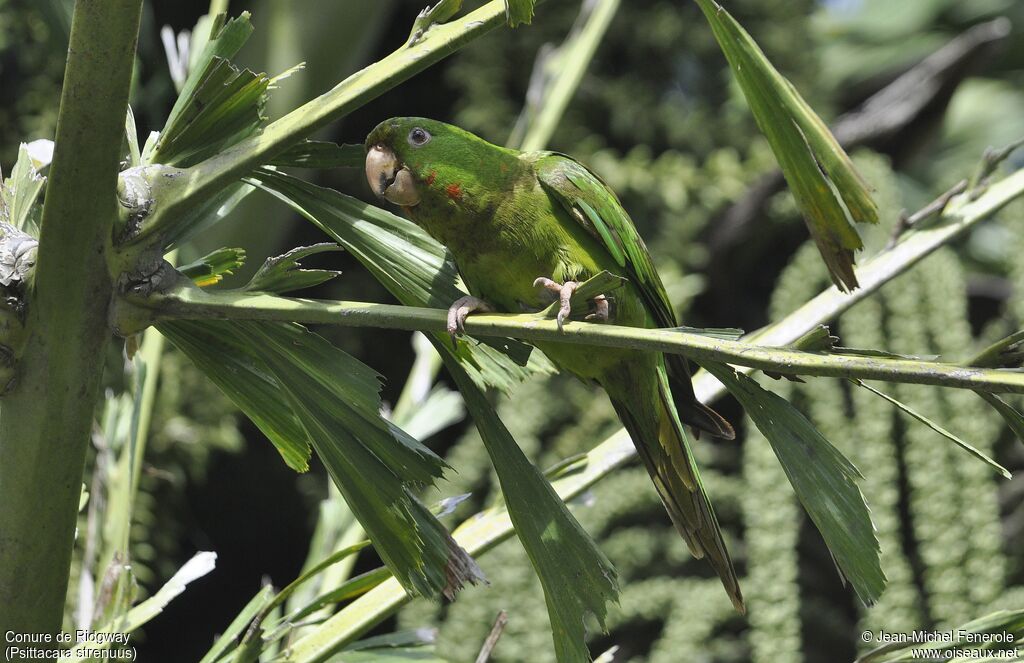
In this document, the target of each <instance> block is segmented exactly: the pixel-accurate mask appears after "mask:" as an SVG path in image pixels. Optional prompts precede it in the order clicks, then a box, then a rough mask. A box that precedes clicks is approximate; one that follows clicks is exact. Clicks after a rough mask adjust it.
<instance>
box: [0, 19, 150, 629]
mask: <svg viewBox="0 0 1024 663" xmlns="http://www.w3.org/2000/svg"><path fill="white" fill-rule="evenodd" d="M141 6H142V0H78V2H77V3H76V4H75V12H74V19H73V22H72V28H71V42H70V46H69V50H68V60H67V68H66V70H65V76H64V87H63V93H62V97H61V105H60V114H59V117H58V123H57V137H56V150H55V153H54V159H53V163H52V165H51V167H50V178H49V182H48V185H47V189H46V201H45V206H44V209H43V223H42V236H41V238H40V246H39V254H38V264H37V266H36V274H35V286H34V289H33V291H32V292H31V293H30V294H29V301H28V307H29V308H28V320H27V332H28V341H27V345H26V347H25V350H24V353H23V355H22V357H21V359H20V361H19V364H18V380H19V383H18V385H17V386H16V387H15V391H14V392H13V393H12V394H11V395H9V396H8V397H7V398H6V399H5V400H4V401H3V402H2V404H0V631H3V632H6V631H8V630H13V631H15V632H36V633H40V632H43V633H51V634H52V633H55V632H56V631H57V630H58V629H59V628H60V626H61V619H62V614H63V607H64V599H65V593H66V591H67V582H68V571H69V567H70V562H71V550H72V545H73V542H74V534H75V520H76V514H77V510H78V500H79V494H80V491H81V486H82V471H83V466H84V463H85V453H86V449H87V447H88V442H89V435H90V431H91V427H92V421H93V412H94V408H95V405H96V397H97V392H98V389H99V385H100V378H101V375H102V369H103V357H104V354H105V351H106V349H107V345H108V342H109V338H110V329H109V325H108V319H107V309H108V305H109V302H110V298H111V294H112V292H113V288H112V284H111V278H110V274H109V268H108V265H107V256H108V254H109V248H110V243H111V232H112V227H113V223H114V219H115V217H116V215H117V199H116V194H115V192H116V185H117V173H118V164H119V161H120V159H121V145H122V139H123V138H122V137H123V135H124V122H125V113H126V109H127V104H128V92H129V86H130V81H131V74H132V66H133V64H134V58H135V44H136V39H137V37H138V30H139V17H140V13H141Z"/></svg>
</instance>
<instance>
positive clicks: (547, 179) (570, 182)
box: [527, 152, 678, 327]
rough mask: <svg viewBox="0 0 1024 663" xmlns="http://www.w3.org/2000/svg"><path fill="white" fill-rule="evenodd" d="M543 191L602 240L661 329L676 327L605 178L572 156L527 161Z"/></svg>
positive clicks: (629, 222)
mask: <svg viewBox="0 0 1024 663" xmlns="http://www.w3.org/2000/svg"><path fill="white" fill-rule="evenodd" d="M527 158H528V159H530V160H531V161H532V162H533V164H534V169H535V170H536V172H537V178H538V179H539V180H540V183H541V185H543V187H544V189H545V190H546V191H547V192H548V193H549V194H550V195H551V196H552V197H553V198H554V199H555V200H557V201H558V202H559V203H561V205H562V206H563V207H564V208H565V210H566V211H567V212H568V213H569V216H570V217H572V218H573V219H575V220H576V221H577V222H578V223H579V224H580V225H581V226H582V227H583V228H585V229H586V231H587V232H589V233H590V234H591V235H593V236H594V237H595V238H596V239H598V240H600V241H601V243H602V244H603V245H604V247H605V248H606V249H607V250H608V252H609V253H610V254H611V255H612V257H613V258H614V259H615V261H616V262H617V263H618V264H619V266H620V267H623V268H624V269H625V270H626V276H627V277H628V278H629V279H630V280H631V281H632V282H633V285H635V286H636V287H637V289H638V290H639V291H640V295H641V296H642V297H643V300H644V303H645V304H646V305H647V310H648V311H650V313H651V315H652V316H653V317H654V320H655V322H656V323H657V325H658V326H659V327H675V326H676V325H677V324H678V323H677V322H676V316H675V313H674V312H673V311H672V304H671V302H669V299H668V293H666V292H665V286H664V285H663V284H662V283H661V277H660V276H658V272H657V271H655V269H654V263H653V262H652V261H651V254H650V253H648V251H647V246H646V245H645V244H644V240H643V239H641V237H640V234H639V233H638V232H637V231H636V226H634V225H633V221H632V219H630V218H629V214H627V213H626V210H625V209H624V208H623V207H622V203H621V202H619V198H618V196H616V195H615V193H614V192H613V191H612V190H611V189H610V188H608V185H607V184H605V183H604V182H603V181H602V180H601V178H599V177H598V176H597V175H595V174H594V173H592V172H590V170H588V169H587V167H586V166H584V165H583V164H581V163H579V162H578V161H576V160H574V159H573V158H572V157H569V156H566V155H564V154H559V153H557V152H537V153H535V154H531V155H528V156H527Z"/></svg>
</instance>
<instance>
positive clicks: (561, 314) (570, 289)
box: [533, 276, 608, 331]
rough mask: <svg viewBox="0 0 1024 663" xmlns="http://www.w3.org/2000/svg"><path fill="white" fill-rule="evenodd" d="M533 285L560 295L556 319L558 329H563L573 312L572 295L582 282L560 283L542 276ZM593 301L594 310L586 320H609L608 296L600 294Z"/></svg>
mask: <svg viewBox="0 0 1024 663" xmlns="http://www.w3.org/2000/svg"><path fill="white" fill-rule="evenodd" d="M533 286H534V287H538V286H541V287H543V288H545V289H546V290H548V291H549V292H552V293H554V294H555V295H557V296H558V315H557V316H556V317H555V321H556V322H557V323H558V330H559V331H561V330H562V325H563V324H565V321H566V320H567V319H568V318H569V314H570V313H572V295H573V293H574V292H576V288H578V287H579V286H580V284H579V283H577V282H576V281H566V282H565V283H558V282H557V281H552V280H551V279H549V278H546V277H544V276H541V277H539V278H537V279H536V280H535V281H534V282H533ZM591 301H592V302H594V312H593V313H591V314H589V315H587V316H586V317H585V318H584V320H597V321H599V322H607V321H608V298H607V297H605V296H604V295H598V296H596V297H594V298H593V299H592V300H591Z"/></svg>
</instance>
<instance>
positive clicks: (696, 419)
mask: <svg viewBox="0 0 1024 663" xmlns="http://www.w3.org/2000/svg"><path fill="white" fill-rule="evenodd" d="M524 158H525V159H526V160H528V161H530V162H532V163H533V166H534V170H535V171H536V173H537V179H538V180H540V183H541V185H542V186H543V187H544V189H545V190H546V191H547V192H548V194H549V195H551V197H552V198H554V199H555V200H557V201H558V202H559V203H560V204H561V205H562V207H564V208H565V210H566V211H567V212H568V213H569V216H570V217H572V218H573V219H575V220H576V222H577V223H579V224H580V226H582V227H583V228H584V229H586V231H587V232H588V233H590V234H591V235H593V236H594V237H595V238H597V239H598V240H600V242H601V243H602V244H603V245H604V247H605V248H606V249H607V250H608V252H609V253H610V254H611V255H612V257H613V258H614V259H615V261H616V262H617V263H618V264H619V266H620V267H623V268H624V269H625V270H626V274H625V275H626V277H627V278H629V279H630V281H632V283H633V285H634V286H636V288H637V290H638V291H639V292H640V296H641V297H642V298H643V300H644V304H646V306H647V310H648V311H649V312H650V314H651V317H653V318H654V321H655V323H656V324H657V326H659V327H675V326H677V325H678V324H679V323H678V322H677V321H676V314H675V312H674V311H673V310H672V303H671V302H670V301H669V299H668V293H667V292H665V286H664V284H662V282H661V277H660V276H658V272H657V271H656V270H655V269H654V262H653V261H652V260H651V254H650V253H649V252H648V251H647V246H646V245H645V244H644V240H643V239H642V238H641V237H640V233H638V232H637V231H636V226H634V225H633V220H632V219H630V218H629V214H627V213H626V210H625V209H624V208H623V207H622V203H621V202H619V198H618V196H616V195H615V192H614V191H612V190H611V189H610V188H609V187H608V185H607V184H605V183H604V181H603V180H601V178H600V177H598V176H597V175H595V174H594V173H592V172H591V171H590V170H588V169H587V167H586V166H584V165H583V164H581V163H580V162H578V161H576V160H575V159H573V158H572V157H569V156H566V155H564V154H559V153H558V152H535V153H532V154H527V155H524ZM665 362H666V364H667V365H668V369H669V373H670V374H671V375H672V376H673V377H674V378H675V380H674V381H673V383H674V384H673V386H674V389H673V391H674V393H675V395H676V399H677V400H676V406H677V408H678V409H679V414H680V416H681V417H682V419H683V421H684V422H685V423H687V424H689V425H691V426H693V427H695V428H697V429H699V430H705V431H707V432H709V433H711V434H712V435H717V436H718V437H723V438H725V439H729V440H731V439H733V438H734V437H735V436H736V433H735V431H733V428H732V426H731V425H730V424H729V422H728V421H726V420H725V419H723V418H722V416H721V415H719V414H718V413H717V412H715V411H714V410H712V409H711V408H709V407H707V406H706V405H704V404H703V403H700V402H699V401H698V400H697V397H696V396H695V395H694V393H693V384H692V383H691V382H690V367H689V366H688V365H687V363H686V359H685V358H683V357H682V356H680V355H676V354H670V355H666V357H665Z"/></svg>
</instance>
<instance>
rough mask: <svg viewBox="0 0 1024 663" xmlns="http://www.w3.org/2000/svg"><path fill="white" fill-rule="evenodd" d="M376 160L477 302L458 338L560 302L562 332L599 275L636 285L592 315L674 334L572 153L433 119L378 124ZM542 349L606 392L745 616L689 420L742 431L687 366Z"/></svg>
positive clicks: (628, 230)
mask: <svg viewBox="0 0 1024 663" xmlns="http://www.w3.org/2000/svg"><path fill="white" fill-rule="evenodd" d="M366 151H367V155H366V177H367V181H368V182H369V185H370V187H371V188H372V189H373V192H374V193H375V194H376V195H377V196H379V197H381V198H384V199H385V200H388V201H390V202H392V203H394V204H396V205H399V206H401V207H402V209H403V210H404V212H405V213H406V214H407V215H408V216H409V218H410V219H411V220H412V221H413V222H414V223H416V224H417V225H419V226H420V227H422V228H423V229H424V230H426V231H427V232H428V233H430V234H431V235H432V236H433V237H434V238H435V239H437V240H438V241H439V242H441V243H442V244H444V245H445V246H447V247H448V249H449V250H450V251H451V254H452V256H453V258H454V260H455V263H456V265H457V266H458V268H459V272H460V273H461V275H462V278H463V280H464V281H465V283H466V285H467V286H468V288H469V291H470V292H471V293H472V296H470V297H463V298H462V299H460V300H458V301H456V302H455V303H454V304H453V305H452V307H451V309H450V310H449V314H448V328H449V332H451V333H453V334H454V333H456V331H458V330H460V329H461V326H462V323H463V322H464V320H465V318H466V316H467V315H468V314H469V313H471V312H473V311H481V310H485V311H503V312H514V313H518V312H521V311H523V310H536V309H540V308H542V307H545V306H547V305H548V304H549V303H550V302H551V301H552V299H553V298H554V297H557V298H558V299H559V300H560V301H561V306H560V311H559V314H558V322H559V325H560V326H561V325H562V324H563V322H564V320H565V319H566V318H567V317H568V315H569V313H570V307H569V299H570V297H571V295H572V292H573V290H574V289H575V287H576V284H577V283H579V282H582V281H585V280H586V279H588V278H590V277H591V276H594V275H596V274H598V273H600V272H601V271H603V270H607V271H609V272H611V273H612V274H616V275H619V276H621V277H624V278H625V279H627V283H626V284H625V285H624V286H623V287H621V288H619V289H617V290H616V291H615V292H614V293H613V295H612V296H609V297H608V298H605V297H604V296H600V297H597V298H595V300H594V301H593V302H592V304H591V306H592V309H593V312H592V313H591V314H590V315H589V316H587V317H588V318H589V319H596V320H599V321H608V322H611V323H614V324H619V325H628V326H634V327H675V326H676V325H677V322H676V318H675V313H674V312H673V310H672V305H671V304H670V303H669V300H668V296H667V294H666V293H665V288H664V286H663V285H662V283H661V278H660V277H659V276H658V273H657V271H655V269H654V265H653V263H652V261H651V257H650V255H649V254H648V252H647V247H646V246H644V242H643V240H642V239H641V238H640V235H639V234H638V233H637V230H636V228H635V227H634V226H633V222H632V221H631V220H630V218H629V215H628V214H627V213H626V211H625V210H624V209H623V207H622V204H621V203H620V202H619V199H618V197H617V196H616V195H615V193H614V192H612V191H611V189H609V188H608V186H607V185H605V183H604V182H602V181H601V179H600V178H598V177H597V176H596V175H595V174H593V173H592V172H591V171H590V170H588V169H587V168H586V167H585V166H583V165H582V164H580V163H579V162H578V161H575V160H574V159H572V158H571V157H568V156H566V155H563V154H558V153H555V152H530V153H523V152H518V151H516V150H510V149H507V148H503V147H499V146H497V145H492V144H491V143H488V142H486V141H484V140H483V139H481V138H479V137H477V136H474V135H473V134H471V133H469V132H466V131H464V130H462V129H459V128H458V127H454V126H451V125H449V124H444V123H442V122H437V121H434V120H428V119H424V118H394V119H390V120H387V121H385V122H382V123H381V124H380V125H378V126H377V127H376V128H375V129H374V130H373V131H372V132H371V133H370V135H369V136H368V137H367V139H366ZM536 346H537V347H538V348H539V349H540V350H541V351H543V352H544V354H546V355H547V356H548V357H549V358H550V359H551V360H552V361H553V362H554V363H555V364H556V365H557V366H558V367H559V368H560V369H561V370H565V371H568V372H570V373H573V374H575V375H576V376H578V377H580V378H582V379H584V380H591V381H595V382H597V383H598V384H599V385H601V387H603V388H604V390H605V391H606V392H607V393H608V396H609V397H610V399H611V402H612V405H613V406H614V408H615V410H616V412H617V413H618V415H619V418H620V419H621V420H622V423H623V425H624V426H625V428H626V430H627V431H628V432H629V434H630V437H632V439H633V443H634V444H635V445H636V448H637V451H638V454H639V456H640V458H641V459H642V460H643V463H644V465H645V466H646V468H647V471H648V472H649V473H650V475H651V479H652V480H653V481H654V485H655V487H656V488H657V491H658V494H659V495H660V496H661V499H662V501H663V502H664V504H665V508H666V509H667V510H668V512H669V515H670V516H671V518H672V522H673V523H674V524H675V527H676V529H678V530H679V532H680V534H682V536H683V538H684V539H685V540H686V543H687V545H688V546H689V548H690V551H691V552H692V553H693V555H694V556H695V557H698V558H701V557H705V556H706V557H707V558H708V560H709V561H710V562H711V565H712V566H713V567H714V569H715V571H716V572H717V573H718V575H719V577H720V578H721V579H722V583H723V584H724V585H725V589H726V592H728V594H729V597H730V598H731V599H732V602H733V604H734V605H735V606H736V608H737V609H738V610H739V611H740V612H743V611H744V605H743V597H742V594H741V593H740V588H739V582H738V580H737V578H736V571H735V569H734V568H733V563H732V560H731V559H730V557H729V552H728V550H727V549H726V547H725V542H724V541H723V540H722V533H721V530H720V528H719V526H718V521H717V520H716V518H715V512H714V510H713V509H712V507H711V503H710V501H709V500H708V497H707V494H706V493H705V492H704V488H703V486H702V485H701V481H700V473H699V471H698V469H697V466H696V464H695V462H694V459H693V455H692V453H691V450H690V447H689V440H688V435H687V433H686V431H685V430H684V428H683V424H682V422H685V423H686V424H688V425H690V426H693V427H694V428H696V429H698V430H703V431H707V432H709V433H711V434H713V435H716V436H719V437H723V438H729V439H731V438H733V437H734V436H735V433H734V432H733V429H732V426H730V425H729V423H728V422H727V421H725V420H724V419H723V418H722V417H721V416H719V415H718V414H717V413H715V412H714V411H713V410H711V409H710V408H708V407H706V406H705V405H703V404H701V403H700V402H698V401H697V399H696V397H695V396H694V393H693V387H692V385H691V382H690V373H689V368H688V366H687V364H686V361H685V359H683V358H682V357H680V356H678V355H670V356H668V357H664V356H662V355H660V354H657V353H649V352H639V351H634V350H618V349H611V348H601V349H598V348H593V347H585V346H582V345H576V344H569V343H557V342H544V343H540V342H538V343H536ZM670 377H671V378H674V379H673V380H672V385H673V387H674V389H675V398H673V393H672V388H670V386H669V385H670ZM677 408H678V409H677Z"/></svg>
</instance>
